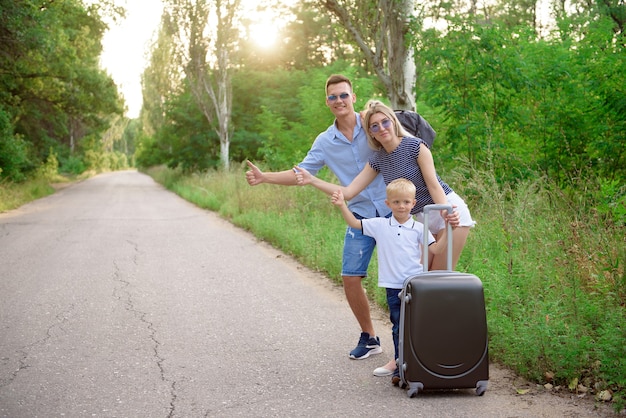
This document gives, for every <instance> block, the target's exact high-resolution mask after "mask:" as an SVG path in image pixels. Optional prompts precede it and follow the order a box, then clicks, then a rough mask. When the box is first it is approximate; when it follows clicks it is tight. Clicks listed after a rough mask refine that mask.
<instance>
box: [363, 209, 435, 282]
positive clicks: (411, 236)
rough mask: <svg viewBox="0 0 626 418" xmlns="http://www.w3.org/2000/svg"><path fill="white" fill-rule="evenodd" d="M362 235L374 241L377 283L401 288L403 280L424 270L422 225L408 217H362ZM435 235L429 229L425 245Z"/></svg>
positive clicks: (430, 242) (432, 240)
mask: <svg viewBox="0 0 626 418" xmlns="http://www.w3.org/2000/svg"><path fill="white" fill-rule="evenodd" d="M361 225H362V227H363V234H364V235H367V236H370V237H372V238H374V239H375V240H376V247H377V250H376V251H377V252H378V286H379V287H386V288H390V289H402V285H403V284H404V281H405V280H406V279H407V278H409V277H412V276H415V275H417V274H420V273H421V272H422V271H423V266H422V252H421V249H420V247H421V244H422V241H423V239H424V238H423V233H424V225H423V224H422V223H421V222H417V221H415V220H414V219H412V218H410V219H409V220H408V221H407V222H405V223H404V224H400V223H399V222H398V221H397V220H396V218H395V217H393V216H392V217H391V218H370V219H362V220H361ZM433 242H435V237H434V236H433V235H432V234H431V233H430V232H428V245H430V244H432V243H433Z"/></svg>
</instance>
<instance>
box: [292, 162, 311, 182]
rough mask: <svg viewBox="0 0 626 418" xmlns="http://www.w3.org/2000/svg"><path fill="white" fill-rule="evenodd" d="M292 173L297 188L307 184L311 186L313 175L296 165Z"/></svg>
mask: <svg viewBox="0 0 626 418" xmlns="http://www.w3.org/2000/svg"><path fill="white" fill-rule="evenodd" d="M293 171H294V173H296V183H297V184H298V186H306V185H307V184H311V182H312V181H313V175H312V174H311V173H309V172H308V171H306V170H305V169H304V168H301V167H298V166H297V165H296V166H294V167H293Z"/></svg>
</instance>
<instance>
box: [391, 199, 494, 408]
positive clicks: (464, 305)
mask: <svg viewBox="0 0 626 418" xmlns="http://www.w3.org/2000/svg"><path fill="white" fill-rule="evenodd" d="M447 208H449V206H447V205H428V206H427V207H426V208H424V216H425V217H426V218H427V217H428V211H429V210H434V209H436V210H442V209H447ZM427 222H428V221H427V219H425V224H426V225H427ZM448 234H449V237H450V238H451V236H452V235H451V229H450V228H449V229H448ZM424 235H425V239H424V241H425V244H424V248H428V243H427V239H428V236H427V234H424ZM448 244H449V245H448V270H444V271H429V272H425V273H422V274H420V275H417V276H414V277H411V278H409V279H407V280H406V281H405V282H404V287H403V289H402V292H401V299H402V304H401V308H400V331H399V333H400V335H399V359H398V369H399V374H400V381H401V386H402V387H408V391H407V394H408V396H409V397H411V398H412V397H414V396H415V395H417V393H418V392H419V391H420V390H424V389H464V388H475V389H476V394H478V395H483V394H484V393H485V390H487V382H488V380H489V355H488V335H487V316H486V311H485V298H484V293H483V286H482V282H481V281H480V279H479V278H478V277H476V276H475V275H473V274H467V273H459V272H455V271H452V269H451V255H452V240H451V239H449V240H448ZM424 264H425V266H426V267H425V269H427V268H428V267H427V266H428V256H427V255H425V257H424Z"/></svg>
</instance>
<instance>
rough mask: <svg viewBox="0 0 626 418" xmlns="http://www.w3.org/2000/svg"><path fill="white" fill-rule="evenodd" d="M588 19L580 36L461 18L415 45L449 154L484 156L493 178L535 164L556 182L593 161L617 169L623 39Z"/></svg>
mask: <svg viewBox="0 0 626 418" xmlns="http://www.w3.org/2000/svg"><path fill="white" fill-rule="evenodd" d="M602 34H606V28H603V27H602V26H601V25H592V26H591V27H590V28H589V30H588V36H587V37H586V38H584V39H583V40H580V41H577V42H574V41H572V40H570V41H567V42H562V41H561V40H556V39H555V40H553V41H544V40H538V39H537V38H536V36H535V35H534V32H532V31H530V30H528V29H525V28H517V30H516V31H513V32H510V31H508V30H506V29H505V28H502V27H500V26H498V25H491V26H483V25H480V24H472V23H468V22H466V21H459V22H457V23H456V24H455V25H453V26H451V27H449V28H448V31H447V32H446V33H445V34H441V33H439V32H437V31H434V30H432V31H427V32H425V33H424V34H423V39H422V40H421V41H420V44H421V45H423V50H422V53H421V54H420V55H419V59H420V61H421V63H420V67H421V68H424V69H426V68H428V69H429V71H428V72H426V74H428V80H427V81H426V82H425V88H424V89H423V90H422V95H421V97H422V99H423V100H424V101H426V102H427V103H429V104H430V105H432V106H436V107H438V108H440V109H441V110H442V111H443V112H444V114H445V116H446V119H445V121H446V125H447V126H446V132H445V134H446V137H447V139H448V140H449V141H450V142H449V144H448V151H449V153H450V154H451V155H465V156H466V157H467V158H468V159H469V160H470V161H471V162H472V163H473V164H477V163H478V162H479V161H484V160H491V161H493V162H494V163H495V164H497V165H496V167H495V169H496V171H497V173H498V178H502V179H506V180H513V179H514V178H520V175H521V177H522V178H524V173H529V172H531V171H529V170H528V168H529V167H530V168H531V169H534V168H536V167H538V168H540V169H541V170H542V171H543V172H544V173H546V174H548V175H549V176H550V177H552V178H555V179H557V181H558V182H559V183H560V184H563V183H564V182H566V181H568V179H569V178H571V176H572V174H573V173H576V172H578V171H580V170H586V169H591V170H593V171H594V172H596V173H597V174H598V175H601V176H607V177H609V178H616V177H618V178H622V179H623V178H624V175H626V171H625V167H626V157H625V155H624V154H625V152H624V147H623V144H624V143H625V142H626V141H625V140H626V136H625V135H626V129H625V128H626V119H625V117H624V116H625V114H624V109H625V107H624V100H623V97H624V96H625V94H626V91H624V83H623V74H624V73H625V71H626V54H624V46H623V44H622V45H620V44H619V43H615V42H613V40H612V38H611V37H606V36H602Z"/></svg>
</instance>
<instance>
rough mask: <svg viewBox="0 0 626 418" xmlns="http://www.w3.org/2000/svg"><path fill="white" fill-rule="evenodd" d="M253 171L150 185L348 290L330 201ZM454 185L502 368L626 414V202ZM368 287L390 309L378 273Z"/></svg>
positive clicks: (595, 193) (537, 184)
mask: <svg viewBox="0 0 626 418" xmlns="http://www.w3.org/2000/svg"><path fill="white" fill-rule="evenodd" d="M244 170H245V168H244V167H243V166H242V167H238V168H236V169H233V170H231V171H230V172H228V173H225V172H222V171H209V172H206V173H203V174H197V173H196V174H188V175H186V174H184V173H183V172H182V171H180V170H173V169H168V168H165V167H161V168H153V169H150V170H147V173H148V174H149V175H151V176H152V177H153V178H155V179H156V180H157V181H158V182H160V183H161V184H163V185H164V186H165V187H167V188H168V189H171V190H172V191H174V192H176V193H177V194H179V195H180V196H182V197H183V198H185V199H187V200H189V201H191V202H193V203H195V204H196V205H198V206H200V207H203V208H206V209H209V210H212V211H215V212H217V213H219V214H220V215H221V216H223V217H224V218H227V219H229V220H230V221H231V222H233V223H234V224H235V225H238V226H240V227H242V228H244V229H247V230H249V231H251V232H252V233H253V234H254V235H256V236H257V237H259V238H260V239H263V240H265V241H267V242H269V243H271V244H272V245H274V246H276V247H277V248H280V249H281V250H283V251H285V252H287V253H289V254H291V255H293V256H294V257H295V258H297V259H298V260H299V261H300V262H302V263H303V264H305V265H306V266H308V267H309V268H311V269H314V270H316V271H320V272H323V273H325V274H326V275H327V276H328V277H329V279H331V280H333V281H334V282H336V283H337V284H339V283H340V267H341V247H342V242H343V233H344V230H345V225H344V222H343V220H342V218H341V216H340V214H339V213H338V212H337V211H336V210H335V209H334V207H333V206H332V205H331V204H330V203H329V200H328V198H327V197H326V196H325V195H324V194H323V193H321V192H319V191H317V190H315V189H313V188H308V187H281V186H273V185H261V186H257V187H250V186H249V185H248V184H247V183H246V181H245V178H244ZM327 177H330V176H327ZM445 178H446V179H450V181H449V182H450V183H451V184H452V185H453V187H454V188H455V190H456V191H457V192H459V193H460V195H461V196H464V197H465V198H466V199H467V201H468V203H469V205H470V207H471V209H472V213H473V215H474V217H475V219H476V221H477V223H478V224H477V226H476V228H475V229H474V230H473V231H472V233H471V234H470V238H469V242H468V244H467V246H466V248H465V250H464V252H463V254H462V256H461V260H460V262H459V264H458V270H459V271H465V272H470V273H473V274H476V275H477V276H478V277H480V278H481V279H482V281H483V284H484V288H485V297H486V303H487V318H488V324H489V335H490V347H489V349H490V357H491V359H492V361H496V362H498V363H500V364H503V365H505V366H506V367H509V368H511V369H512V370H514V371H515V372H516V373H518V374H519V375H521V376H524V377H526V378H528V379H530V380H532V381H534V382H536V383H538V384H542V385H547V386H546V387H547V388H552V389H553V390H558V391H572V392H576V393H579V394H580V393H587V395H588V396H594V397H595V399H596V400H598V401H608V400H611V401H612V402H614V405H615V409H616V410H621V409H623V408H624V405H625V403H624V401H625V395H626V345H625V341H626V326H625V324H626V271H625V270H624V262H625V261H626V224H625V221H626V218H625V217H624V212H623V210H624V201H621V202H607V201H600V200H599V199H598V197H600V196H601V195H602V192H601V190H602V188H603V187H607V186H606V185H602V184H592V183H587V184H586V187H585V190H587V195H584V196H583V195H579V194H571V195H570V194H568V193H567V192H566V191H562V190H561V189H560V188H558V187H556V185H555V184H553V182H552V181H551V180H549V179H547V178H545V177H543V176H541V175H540V174H539V173H537V175H536V176H529V178H528V179H527V180H524V181H520V182H519V183H518V184H517V185H516V186H515V187H514V188H513V187H510V186H502V185H499V184H498V182H496V181H495V177H494V173H493V172H492V171H490V170H489V168H486V169H485V170H476V169H472V168H470V165H469V164H467V163H465V162H463V161H458V162H457V164H456V167H455V168H454V169H451V170H450V171H447V172H446V173H445ZM331 180H332V178H331ZM581 181H582V180H581ZM586 181H589V179H586ZM614 203H617V204H614ZM618 205H621V206H619V208H620V209H619V210H618V209H617V207H618ZM365 287H366V290H367V293H368V295H369V297H370V299H371V300H373V301H374V302H376V303H377V304H379V305H380V306H382V307H386V306H385V304H386V302H385V295H384V293H383V292H381V291H380V289H379V288H378V287H377V277H376V263H373V264H372V265H371V266H370V274H369V277H368V278H367V279H366V281H365Z"/></svg>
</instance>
